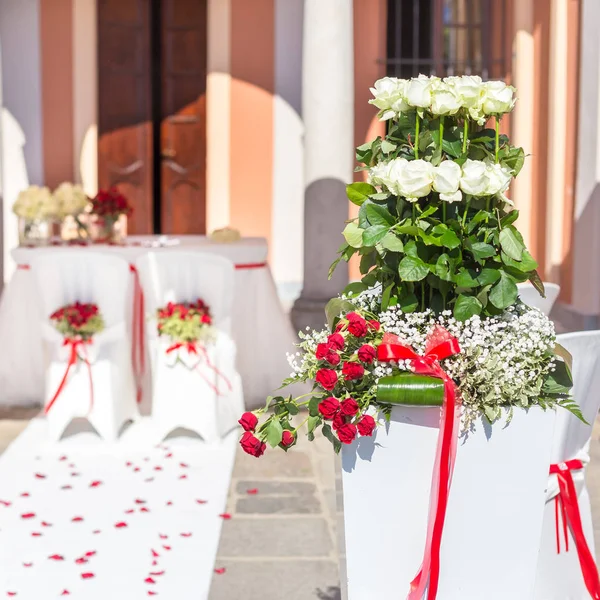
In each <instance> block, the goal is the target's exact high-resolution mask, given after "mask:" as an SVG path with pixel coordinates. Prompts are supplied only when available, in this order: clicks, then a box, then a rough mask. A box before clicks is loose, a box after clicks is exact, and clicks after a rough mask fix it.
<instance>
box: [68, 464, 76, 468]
mask: <svg viewBox="0 0 600 600" xmlns="http://www.w3.org/2000/svg"><path fill="white" fill-rule="evenodd" d="M76 468H77V467H76V466H75V463H69V469H76Z"/></svg>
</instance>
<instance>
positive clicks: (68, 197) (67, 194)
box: [52, 181, 89, 218]
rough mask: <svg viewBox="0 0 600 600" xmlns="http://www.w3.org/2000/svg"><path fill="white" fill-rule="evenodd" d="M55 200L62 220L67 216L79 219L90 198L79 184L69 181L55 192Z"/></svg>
mask: <svg viewBox="0 0 600 600" xmlns="http://www.w3.org/2000/svg"><path fill="white" fill-rule="evenodd" d="M52 195H53V196H54V200H55V202H56V204H57V206H58V207H59V214H60V216H61V217H62V218H65V217H67V216H72V217H77V216H78V215H80V214H81V213H82V212H83V211H84V210H85V209H86V207H87V205H88V204H89V198H88V197H87V195H86V193H85V192H84V191H83V188H82V187H81V186H80V185H78V184H73V183H69V182H67V181H65V182H63V183H61V184H60V185H59V186H58V187H57V188H56V189H55V190H54V192H53V194H52Z"/></svg>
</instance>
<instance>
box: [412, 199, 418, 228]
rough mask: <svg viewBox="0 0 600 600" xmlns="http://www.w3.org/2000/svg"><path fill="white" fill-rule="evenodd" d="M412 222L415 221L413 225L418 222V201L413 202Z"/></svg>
mask: <svg viewBox="0 0 600 600" xmlns="http://www.w3.org/2000/svg"><path fill="white" fill-rule="evenodd" d="M412 222H413V225H416V224H417V203H416V202H413V203H412Z"/></svg>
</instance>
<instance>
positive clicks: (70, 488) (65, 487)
mask: <svg viewBox="0 0 600 600" xmlns="http://www.w3.org/2000/svg"><path fill="white" fill-rule="evenodd" d="M60 489H61V490H72V489H73V486H72V485H63V486H61V488H60Z"/></svg>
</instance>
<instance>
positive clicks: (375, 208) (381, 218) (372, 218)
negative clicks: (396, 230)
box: [367, 202, 396, 226]
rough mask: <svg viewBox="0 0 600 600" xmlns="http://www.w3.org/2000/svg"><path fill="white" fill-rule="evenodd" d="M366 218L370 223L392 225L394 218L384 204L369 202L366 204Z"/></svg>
mask: <svg viewBox="0 0 600 600" xmlns="http://www.w3.org/2000/svg"><path fill="white" fill-rule="evenodd" d="M367 219H369V223H371V225H388V226H389V225H393V224H394V223H395V222H396V219H395V218H394V217H393V216H392V215H391V214H390V212H389V211H388V209H387V208H385V206H381V204H375V203H373V202H369V204H367Z"/></svg>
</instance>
